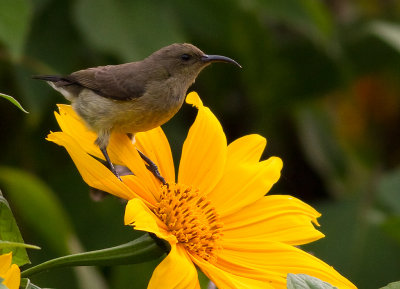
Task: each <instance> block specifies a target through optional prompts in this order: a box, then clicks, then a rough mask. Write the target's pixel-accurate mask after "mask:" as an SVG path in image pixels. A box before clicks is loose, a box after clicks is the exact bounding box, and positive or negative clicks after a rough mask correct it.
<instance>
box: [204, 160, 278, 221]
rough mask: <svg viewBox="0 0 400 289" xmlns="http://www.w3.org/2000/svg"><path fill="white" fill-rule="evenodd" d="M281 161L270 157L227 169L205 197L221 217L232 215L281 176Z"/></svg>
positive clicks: (250, 202) (258, 196)
mask: <svg viewBox="0 0 400 289" xmlns="http://www.w3.org/2000/svg"><path fill="white" fill-rule="evenodd" d="M281 169H282V161H281V159H279V158H276V157H271V158H269V159H268V160H265V161H262V162H260V163H257V164H250V163H241V164H240V163H239V164H236V165H235V166H233V167H231V168H227V169H226V171H225V173H224V176H223V177H222V179H221V181H220V182H219V183H218V184H217V186H216V187H215V188H214V189H213V191H212V192H211V193H209V194H208V198H209V199H210V200H211V202H212V204H213V206H215V207H216V209H217V211H218V213H219V214H220V216H226V215H229V214H232V213H234V212H236V211H238V210H239V209H241V208H243V207H245V206H247V205H249V204H252V203H253V202H255V201H257V200H258V199H260V198H262V197H263V196H264V195H265V194H266V193H267V192H268V191H269V190H270V188H271V187H272V185H273V184H274V183H276V182H277V181H278V179H279V177H280V171H281Z"/></svg>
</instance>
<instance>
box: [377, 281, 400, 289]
mask: <svg viewBox="0 0 400 289" xmlns="http://www.w3.org/2000/svg"><path fill="white" fill-rule="evenodd" d="M399 288H400V281H399V282H392V283H389V284H388V285H387V286H385V287H382V288H381V289H399Z"/></svg>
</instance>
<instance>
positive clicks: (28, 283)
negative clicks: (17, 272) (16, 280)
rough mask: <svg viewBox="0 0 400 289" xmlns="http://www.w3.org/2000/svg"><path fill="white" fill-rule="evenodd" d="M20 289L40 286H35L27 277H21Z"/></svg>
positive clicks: (36, 288)
mask: <svg viewBox="0 0 400 289" xmlns="http://www.w3.org/2000/svg"><path fill="white" fill-rule="evenodd" d="M19 287H20V289H40V287H38V286H36V285H35V284H33V283H31V281H30V280H29V279H28V278H22V279H21V284H20V286H19Z"/></svg>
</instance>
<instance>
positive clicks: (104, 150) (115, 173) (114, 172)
mask: <svg viewBox="0 0 400 289" xmlns="http://www.w3.org/2000/svg"><path fill="white" fill-rule="evenodd" d="M100 150H101V152H102V153H103V155H104V157H105V159H106V162H107V167H108V168H109V169H110V171H111V172H112V173H113V174H114V175H115V176H116V177H117V178H118V179H119V180H120V181H121V182H122V179H121V178H120V176H119V174H118V172H117V170H116V169H115V167H114V165H113V164H112V162H111V160H110V157H109V156H108V153H107V150H106V148H102V147H100Z"/></svg>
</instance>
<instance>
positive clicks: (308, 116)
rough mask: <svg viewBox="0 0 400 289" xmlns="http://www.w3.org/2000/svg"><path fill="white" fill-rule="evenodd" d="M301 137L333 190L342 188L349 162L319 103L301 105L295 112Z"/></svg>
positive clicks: (307, 151)
mask: <svg viewBox="0 0 400 289" xmlns="http://www.w3.org/2000/svg"><path fill="white" fill-rule="evenodd" d="M295 117H296V125H297V127H298V129H297V131H298V137H299V139H300V142H301V144H302V147H303V150H304V152H305V154H306V157H307V158H308V160H309V162H310V163H311V164H312V165H313V166H314V167H315V170H316V171H317V172H318V173H319V174H321V176H322V177H323V178H324V180H325V181H326V182H327V184H328V188H329V189H330V190H331V193H334V194H337V193H338V192H341V193H342V192H343V190H342V186H343V183H344V182H345V181H346V177H347V175H348V173H347V170H348V163H347V161H348V160H347V158H346V155H345V152H344V151H343V150H342V148H341V145H340V143H339V142H338V139H337V138H336V136H335V132H334V126H333V123H332V120H331V119H330V117H329V115H328V114H327V113H326V112H325V110H324V109H321V107H319V106H318V105H313V104H309V105H307V106H303V107H300V108H299V109H298V110H297V111H296V113H295Z"/></svg>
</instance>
